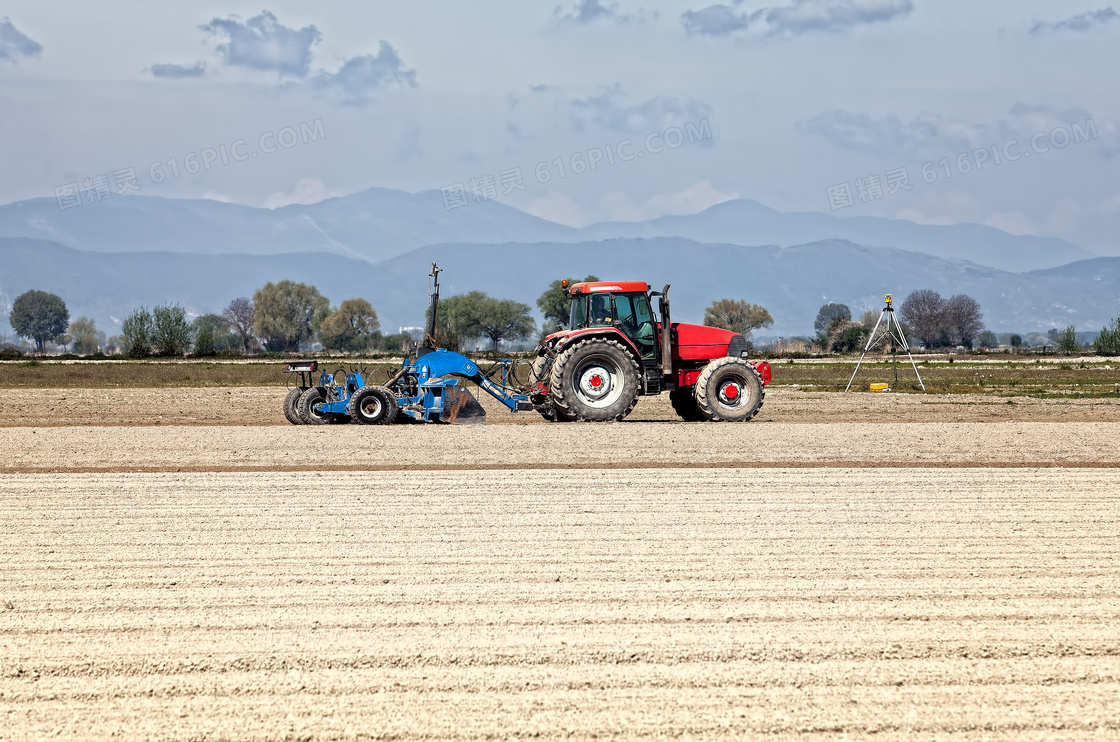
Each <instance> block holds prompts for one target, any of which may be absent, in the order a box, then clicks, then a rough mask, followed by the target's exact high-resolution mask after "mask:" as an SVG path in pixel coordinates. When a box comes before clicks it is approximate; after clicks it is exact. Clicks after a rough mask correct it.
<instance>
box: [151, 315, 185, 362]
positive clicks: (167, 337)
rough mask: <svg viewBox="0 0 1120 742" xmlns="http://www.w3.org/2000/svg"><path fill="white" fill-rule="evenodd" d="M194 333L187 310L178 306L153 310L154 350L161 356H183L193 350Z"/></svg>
mask: <svg viewBox="0 0 1120 742" xmlns="http://www.w3.org/2000/svg"><path fill="white" fill-rule="evenodd" d="M193 343H194V332H192V331H191V323H190V322H188V321H187V310H185V309H183V308H182V307H181V306H179V305H178V304H165V305H163V306H159V307H155V308H154V309H152V350H153V351H155V353H156V355H160V356H172V357H174V356H181V355H183V354H185V353H187V352H188V351H189V350H190V349H191V345H192V344H193Z"/></svg>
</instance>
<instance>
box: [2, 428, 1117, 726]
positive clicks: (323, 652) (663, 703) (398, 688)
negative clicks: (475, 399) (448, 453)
mask: <svg viewBox="0 0 1120 742" xmlns="http://www.w3.org/2000/svg"><path fill="white" fill-rule="evenodd" d="M621 429H622V428H621V426H615V427H609V426H605V427H602V428H596V432H598V431H600V430H601V431H602V432H603V433H604V434H607V433H613V432H614V431H617V430H621ZM1118 498H1120V485H1118V480H1117V478H1116V476H1115V472H1114V471H1112V470H1087V469H1081V470H1068V469H1065V470H1061V469H1051V470H1038V469H1010V470H1009V469H963V470H945V469H933V470H931V469H918V468H914V469H900V470H889V471H885V470H868V469H848V468H828V469H792V470H791V469H780V468H775V469H765V470H753V471H750V472H741V471H735V470H731V469H717V470H698V469H655V470H641V469H628V470H611V469H594V470H579V471H566V470H555V469H553V470H547V469H542V470H534V471H497V472H493V471H491V472H485V471H447V472H432V471H424V470H416V471H410V472H378V473H359V472H350V473H322V472H320V473H317V474H314V473H256V474H247V473H189V474H183V473H180V474H171V473H158V474H120V473H114V474H84V475H82V474H53V475H46V474H9V475H6V476H4V477H2V478H0V524H2V531H0V555H2V558H3V563H4V565H5V566H4V570H3V571H2V572H0V667H2V671H0V715H2V728H3V730H4V732H3V735H2V736H3V737H5V738H7V739H44V738H63V739H95V738H97V739H108V738H111V737H116V738H124V739H164V740H166V739H183V740H187V739H432V738H440V739H469V740H475V739H496V738H521V737H536V736H540V737H550V738H551V737H563V738H568V739H600V738H608V737H610V738H642V737H659V738H660V737H688V738H711V737H720V738H727V739H741V738H744V737H762V736H771V737H774V738H786V737H793V736H808V737H814V736H815V737H826V736H827V737H837V736H841V737H857V736H858V737H863V736H868V735H871V734H875V735H876V736H877V737H880V738H883V739H910V738H932V737H943V738H948V737H952V738H955V739H956V738H975V739H1016V740H1018V739H1053V738H1061V739H1105V738H1115V736H1116V735H1117V734H1120V711H1118V706H1117V703H1116V699H1117V697H1118V696H1120V635H1118V633H1117V630H1116V629H1117V626H1118V625H1120V601H1118V600H1117V598H1118V591H1120V579H1118V577H1117V573H1116V568H1115V564H1116V557H1117V549H1118V547H1117V543H1118V539H1117V536H1118V535H1120V533H1118V528H1120V525H1118V521H1117V505H1118V504H1120V503H1118Z"/></svg>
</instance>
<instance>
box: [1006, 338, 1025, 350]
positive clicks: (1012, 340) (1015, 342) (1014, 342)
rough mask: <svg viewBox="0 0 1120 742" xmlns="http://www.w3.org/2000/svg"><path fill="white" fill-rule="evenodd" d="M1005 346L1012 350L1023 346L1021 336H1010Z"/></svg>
mask: <svg viewBox="0 0 1120 742" xmlns="http://www.w3.org/2000/svg"><path fill="white" fill-rule="evenodd" d="M1007 344H1008V345H1010V346H1011V347H1012V348H1018V347H1020V346H1022V345H1023V336H1022V335H1012V336H1011V337H1009V338H1008V339H1007Z"/></svg>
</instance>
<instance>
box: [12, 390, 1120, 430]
mask: <svg viewBox="0 0 1120 742" xmlns="http://www.w3.org/2000/svg"><path fill="white" fill-rule="evenodd" d="M284 391H285V390H284V388H283V387H281V386H273V387H260V386H257V387H186V388H181V389H165V388H145V389H127V388H125V389H122V388H84V389H26V388H20V389H16V390H12V391H11V392H10V393H9V394H8V395H7V396H6V397H5V398H4V401H3V403H2V404H0V427H10V426H28V425H32V426H72V425H236V426H248V425H287V424H288V423H287V421H286V420H285V419H284V415H283V412H282V410H281V402H282V401H283V399H284ZM477 396H478V397H479V401H480V402H481V403H482V405H483V406H484V407H485V408H486V410H487V420H486V424H487V425H527V424H545V423H544V420H543V419H542V418H541V417H540V416H539V415H537V414H535V413H523V412H522V413H517V414H513V413H510V412H509V411H508V410H507V409H506V408H505V407H503V406H502V405H500V404H499V403H497V402H495V401H494V400H493V399H492V398H490V397H488V396H487V395H486V394H484V393H481V392H480V393H478V395H477ZM759 420H760V421H766V420H771V421H773V422H799V423H818V422H995V421H1013V420H1019V421H1029V422H1120V397H1115V398H1107V397H1105V398H1090V399H1037V398H1032V397H1025V396H1024V397H996V396H992V395H982V394H871V393H869V392H852V393H850V394H841V393H836V392H805V391H799V390H796V389H789V388H783V387H776V388H775V387H772V388H770V389H769V390H767V392H766V402H765V403H764V405H763V407H762V412H761V414H760V416H759ZM641 421H676V422H678V423H679V418H678V417H677V415H676V414H675V413H674V412H673V410H672V408H671V407H670V406H669V400H668V397H667V395H660V396H656V397H645V398H642V399H641V400H640V401H639V402H638V406H637V407H636V408H635V409H634V412H633V413H631V415H630V417H628V418H627V422H641Z"/></svg>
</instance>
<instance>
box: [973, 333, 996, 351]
mask: <svg viewBox="0 0 1120 742" xmlns="http://www.w3.org/2000/svg"><path fill="white" fill-rule="evenodd" d="M976 345H977V347H980V348H986V349H988V350H991V349H992V348H997V347H999V338H997V337H996V334H995V333H994V332H992V331H991V330H984V331H983V332H981V333H980V334H979V335H978V336H977V337H976Z"/></svg>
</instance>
